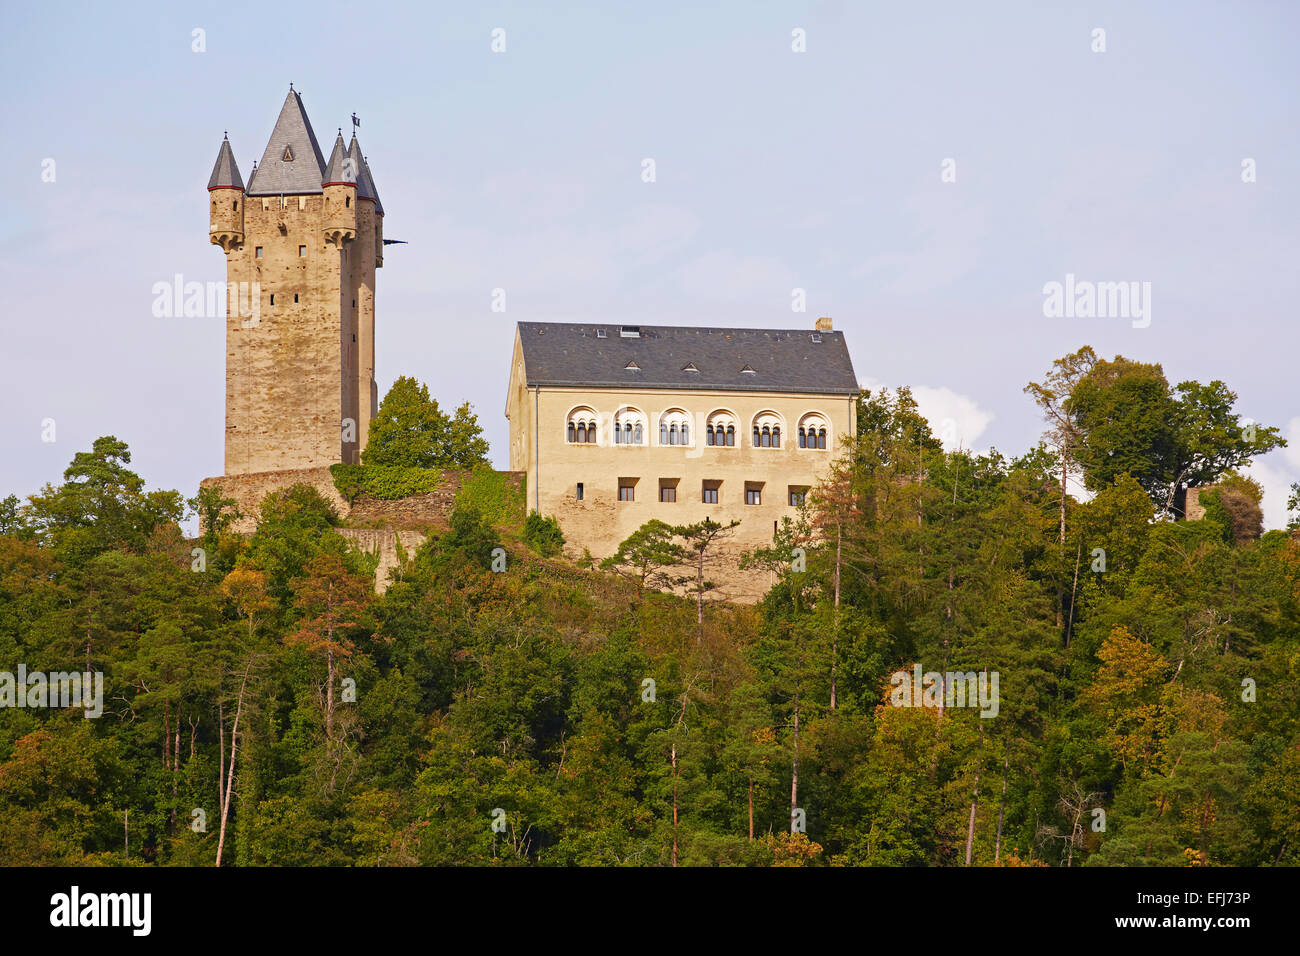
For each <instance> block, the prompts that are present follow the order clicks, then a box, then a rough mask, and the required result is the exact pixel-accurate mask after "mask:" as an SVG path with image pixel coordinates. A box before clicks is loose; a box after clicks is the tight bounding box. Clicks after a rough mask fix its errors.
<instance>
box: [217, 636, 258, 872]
mask: <svg viewBox="0 0 1300 956" xmlns="http://www.w3.org/2000/svg"><path fill="white" fill-rule="evenodd" d="M252 667H253V658H252V657H250V658H249V659H248V664H247V665H246V666H245V667H244V677H243V679H242V680H241V681H240V682H239V696H238V697H237V698H236V704H235V722H234V724H233V725H231V728H230V767H229V768H228V769H227V770H226V792H225V793H224V794H223V799H222V803H221V835H220V836H219V837H218V838H217V866H221V853H222V850H223V849H224V848H225V845H226V821H227V819H229V817H230V791H231V788H232V787H233V786H234V782H235V754H236V753H237V751H238V748H239V718H240V717H241V716H242V715H243V712H244V689H245V688H246V687H247V686H248V672H249V671H250V670H252Z"/></svg>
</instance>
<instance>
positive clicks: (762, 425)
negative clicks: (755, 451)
mask: <svg viewBox="0 0 1300 956" xmlns="http://www.w3.org/2000/svg"><path fill="white" fill-rule="evenodd" d="M754 447H755V448H780V447H781V417H780V416H779V415H777V414H776V412H770V411H769V412H759V413H758V414H757V415H755V416H754Z"/></svg>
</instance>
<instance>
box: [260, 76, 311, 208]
mask: <svg viewBox="0 0 1300 956" xmlns="http://www.w3.org/2000/svg"><path fill="white" fill-rule="evenodd" d="M324 175H325V157H323V156H322V155H321V152H320V145H319V144H318V143H317V142H316V134H315V133H314V132H313V131H312V128H311V122H310V121H309V120H308V119H307V111H306V110H304V109H303V106H302V97H300V96H299V95H298V94H297V93H296V92H295V91H294V89H293V87H292V86H291V87H289V95H288V96H287V97H285V100H284V106H283V107H282V108H281V110H280V116H279V118H278V119H277V120H276V121H275V129H273V130H272V131H271V138H270V139H269V140H268V141H267V143H266V152H264V153H263V154H262V161H261V162H260V163H259V164H258V166H257V171H256V172H254V173H253V176H252V177H251V179H250V180H249V183H248V194H249V195H250V196H278V195H281V194H282V193H287V194H291V195H297V194H301V193H318V192H320V191H321V179H322V177H323V176H324Z"/></svg>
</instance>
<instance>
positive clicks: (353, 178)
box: [321, 130, 357, 186]
mask: <svg viewBox="0 0 1300 956" xmlns="http://www.w3.org/2000/svg"><path fill="white" fill-rule="evenodd" d="M347 159H348V151H347V149H346V148H344V146H343V131H342V130H340V131H339V135H338V139H336V140H334V151H333V152H332V153H330V161H329V164H328V165H327V166H326V167H325V176H324V177H323V178H322V181H321V185H324V186H329V185H332V184H337V183H351V184H352V185H353V186H355V185H356V184H357V172H356V166H354V165H352V164H351V163H348V162H345V160H347Z"/></svg>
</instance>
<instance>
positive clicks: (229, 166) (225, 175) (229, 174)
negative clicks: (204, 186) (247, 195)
mask: <svg viewBox="0 0 1300 956" xmlns="http://www.w3.org/2000/svg"><path fill="white" fill-rule="evenodd" d="M243 188H244V178H243V177H242V176H240V175H239V166H238V164H236V162H235V154H234V152H232V151H231V149H230V140H229V139H228V138H227V139H223V140H222V141H221V149H220V150H219V151H218V152H217V164H216V165H215V166H213V167H212V175H211V176H210V177H208V191H209V192H211V191H212V190H214V189H243Z"/></svg>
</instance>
